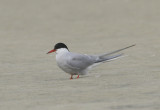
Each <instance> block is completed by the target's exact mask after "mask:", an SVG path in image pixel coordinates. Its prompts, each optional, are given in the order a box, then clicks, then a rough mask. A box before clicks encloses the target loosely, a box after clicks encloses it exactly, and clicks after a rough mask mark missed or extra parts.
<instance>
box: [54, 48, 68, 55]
mask: <svg viewBox="0 0 160 110" xmlns="http://www.w3.org/2000/svg"><path fill="white" fill-rule="evenodd" d="M68 52H69V51H68V49H66V48H61V49H57V50H56V54H57V55H63V54H65V53H68Z"/></svg>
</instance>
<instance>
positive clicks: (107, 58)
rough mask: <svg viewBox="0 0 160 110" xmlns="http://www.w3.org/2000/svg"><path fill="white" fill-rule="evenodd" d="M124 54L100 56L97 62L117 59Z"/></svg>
mask: <svg viewBox="0 0 160 110" xmlns="http://www.w3.org/2000/svg"><path fill="white" fill-rule="evenodd" d="M122 55H123V53H121V54H118V55H114V56H107V57H105V58H99V59H98V60H97V61H96V62H95V63H100V62H107V61H111V60H115V59H117V58H120V57H121V56H122Z"/></svg>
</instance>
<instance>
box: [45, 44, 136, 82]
mask: <svg viewBox="0 0 160 110" xmlns="http://www.w3.org/2000/svg"><path fill="white" fill-rule="evenodd" d="M133 46H135V44H134V45H130V46H127V47H125V48H121V49H118V50H116V51H112V52H109V53H104V54H101V55H87V54H79V53H73V52H70V51H69V49H68V47H67V46H66V45H65V44H64V43H57V44H56V45H55V46H54V49H53V50H51V51H49V52H48V53H47V54H49V53H52V52H55V53H56V62H57V65H58V67H59V68H61V69H62V70H63V71H64V72H66V73H69V74H70V75H71V77H70V79H73V75H78V76H77V79H78V78H79V75H85V74H87V72H88V70H90V69H91V68H92V67H94V66H96V65H98V64H101V63H104V62H109V61H111V60H114V59H117V58H120V57H121V56H122V55H123V53H119V54H116V53H117V52H120V51H122V50H125V49H128V48H130V47H133ZM115 54H116V55H115Z"/></svg>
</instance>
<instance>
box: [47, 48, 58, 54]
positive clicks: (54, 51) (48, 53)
mask: <svg viewBox="0 0 160 110" xmlns="http://www.w3.org/2000/svg"><path fill="white" fill-rule="evenodd" d="M55 51H56V50H54V49H53V50H51V51H49V52H48V53H47V54H49V53H52V52H55Z"/></svg>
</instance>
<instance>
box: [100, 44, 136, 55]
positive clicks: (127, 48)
mask: <svg viewBox="0 0 160 110" xmlns="http://www.w3.org/2000/svg"><path fill="white" fill-rule="evenodd" d="M135 45H136V44H134V45H131V46H128V47H125V48H122V49H118V50H116V51H113V52H110V53H105V54H102V55H99V57H100V58H103V57H105V56H108V55H111V54H115V53H117V52H120V51H122V50H125V49H128V48H130V47H133V46H135Z"/></svg>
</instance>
